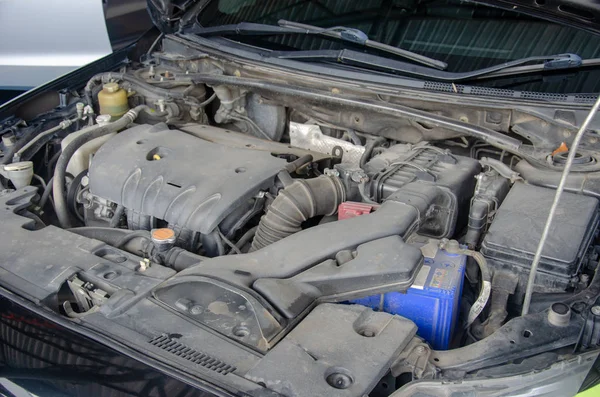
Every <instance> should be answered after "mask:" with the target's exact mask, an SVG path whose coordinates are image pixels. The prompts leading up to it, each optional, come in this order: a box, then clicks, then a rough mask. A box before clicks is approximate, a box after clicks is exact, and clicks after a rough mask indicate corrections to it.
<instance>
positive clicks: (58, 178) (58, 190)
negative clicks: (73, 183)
mask: <svg viewBox="0 0 600 397" xmlns="http://www.w3.org/2000/svg"><path fill="white" fill-rule="evenodd" d="M145 109H148V106H146V105H140V106H137V107H135V108H134V109H131V110H129V111H128V112H127V113H125V114H124V115H123V116H122V117H121V118H120V119H119V120H117V121H115V122H112V123H109V124H106V125H103V126H99V125H95V126H92V127H89V129H87V130H84V131H85V132H82V133H81V135H79V136H78V137H77V138H75V139H73V140H72V141H71V143H69V145H68V146H67V147H66V148H64V150H63V151H62V153H61V155H60V157H59V158H58V161H57V162H56V168H55V170H54V180H53V181H52V185H53V192H52V194H53V197H54V209H55V211H56V216H57V217H58V221H59V223H60V226H61V227H62V228H64V229H69V228H70V227H71V219H70V216H69V210H68V208H67V198H66V194H65V184H66V182H65V181H66V174H67V165H68V164H69V161H70V160H71V157H73V155H74V154H75V152H77V150H78V149H79V148H80V147H82V146H83V145H85V144H86V143H88V142H89V141H91V140H93V139H96V138H100V137H102V136H105V135H108V134H112V133H113V132H117V131H119V130H121V129H123V128H125V127H127V126H128V125H129V124H131V123H132V122H133V121H134V120H135V119H136V118H137V116H138V114H139V113H140V112H141V111H142V110H145Z"/></svg>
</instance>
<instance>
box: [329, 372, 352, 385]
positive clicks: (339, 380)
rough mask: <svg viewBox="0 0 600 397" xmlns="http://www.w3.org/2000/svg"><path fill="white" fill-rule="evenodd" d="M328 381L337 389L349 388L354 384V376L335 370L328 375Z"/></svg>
mask: <svg viewBox="0 0 600 397" xmlns="http://www.w3.org/2000/svg"><path fill="white" fill-rule="evenodd" d="M327 383H329V386H331V387H335V388H336V389H347V388H349V387H350V386H351V385H352V383H353V382H352V378H351V377H350V376H348V375H346V374H342V373H339V372H334V373H333V374H331V375H329V376H328V377H327Z"/></svg>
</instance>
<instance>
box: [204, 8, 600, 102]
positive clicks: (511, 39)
mask: <svg viewBox="0 0 600 397" xmlns="http://www.w3.org/2000/svg"><path fill="white" fill-rule="evenodd" d="M280 19H285V20H289V21H294V22H302V23H305V24H310V25H316V26H321V27H333V26H340V25H341V26H345V27H350V28H356V29H360V30H361V31H363V32H365V33H366V34H367V35H368V37H369V39H371V40H376V41H379V42H382V43H385V44H389V45H391V46H394V47H398V48H402V49H404V50H408V51H412V52H415V53H419V54H422V55H425V56H427V57H430V58H433V59H438V60H441V61H444V62H446V63H448V69H447V70H448V71H451V72H466V71H471V70H475V69H482V68H486V67H489V66H493V65H497V64H500V63H503V62H507V61H510V60H515V59H520V58H526V57H531V56H538V55H548V54H560V53H575V54H577V55H579V56H581V57H582V58H583V59H590V58H600V37H599V36H596V35H594V34H592V33H588V32H585V31H581V30H579V29H576V28H571V27H567V26H562V25H558V24H555V23H551V22H548V21H544V20H541V19H536V18H533V17H530V16H527V15H523V14H519V13H516V12H510V11H504V10H500V9H497V8H492V7H487V6H483V5H479V4H473V3H466V2H461V1H454V0H443V1H438V0H424V1H417V0H414V1H411V0H368V1H341V0H322V1H319V0H314V1H302V0H270V1H262V0H214V1H212V2H210V3H209V4H208V6H207V7H206V8H205V9H204V10H203V12H202V13H200V15H199V18H198V22H199V23H200V24H201V25H202V26H205V27H209V26H218V25H225V24H236V23H240V22H254V23H264V24H272V25H277V22H278V21H279V20H280ZM231 38H232V39H234V40H236V41H240V42H243V43H248V44H252V45H255V46H259V47H263V48H268V49H273V50H282V51H291V50H323V49H342V48H349V47H351V48H354V49H358V50H360V51H368V52H370V53H375V54H378V55H382V56H385V57H388V58H393V57H394V56H393V55H390V54H385V53H381V52H378V51H377V50H375V49H365V48H364V47H360V46H353V45H352V44H351V43H347V42H341V41H339V40H335V39H331V38H327V37H322V36H308V35H296V34H295V35H274V36H234V37H231ZM475 84H477V85H483V86H488V87H496V88H508V89H515V90H522V91H538V92H548V93H577V92H598V91H600V71H599V70H598V68H597V67H596V68H588V69H583V70H578V71H574V70H567V71H565V70H563V71H558V72H555V73H553V74H546V75H543V76H542V75H527V76H520V77H504V78H496V79H489V80H485V81H477V82H476V83H475Z"/></svg>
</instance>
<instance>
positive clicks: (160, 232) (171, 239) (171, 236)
mask: <svg viewBox="0 0 600 397" xmlns="http://www.w3.org/2000/svg"><path fill="white" fill-rule="evenodd" d="M150 236H151V238H152V242H153V243H154V245H155V246H156V248H157V249H158V250H159V251H160V252H164V251H168V250H169V249H171V248H173V246H174V245H175V240H176V237H175V231H174V230H173V229H169V228H166V227H165V228H161V229H152V231H151V232H150Z"/></svg>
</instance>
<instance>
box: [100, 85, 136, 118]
mask: <svg viewBox="0 0 600 397" xmlns="http://www.w3.org/2000/svg"><path fill="white" fill-rule="evenodd" d="M98 102H99V103H100V114H110V115H111V116H112V118H113V120H115V119H118V118H119V117H121V116H123V115H124V114H125V113H127V111H128V110H129V103H128V102H127V92H126V91H125V90H124V89H122V88H121V87H120V86H119V84H118V83H106V84H104V86H103V87H102V91H100V92H99V93H98Z"/></svg>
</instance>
